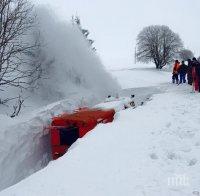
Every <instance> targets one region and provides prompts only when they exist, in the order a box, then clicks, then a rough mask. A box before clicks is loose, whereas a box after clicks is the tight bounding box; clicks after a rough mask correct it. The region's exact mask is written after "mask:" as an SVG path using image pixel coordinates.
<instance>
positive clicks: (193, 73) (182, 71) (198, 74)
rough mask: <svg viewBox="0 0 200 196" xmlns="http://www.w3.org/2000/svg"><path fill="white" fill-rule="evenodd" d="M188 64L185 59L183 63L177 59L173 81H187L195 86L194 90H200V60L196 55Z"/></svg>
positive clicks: (179, 82) (177, 82)
mask: <svg viewBox="0 0 200 196" xmlns="http://www.w3.org/2000/svg"><path fill="white" fill-rule="evenodd" d="M187 62H188V63H187V65H186V64H185V61H182V62H181V63H180V62H179V61H178V60H175V63H174V67H173V73H172V82H173V83H176V84H181V83H186V76H187V82H188V84H189V85H192V86H193V89H194V91H198V92H200V62H199V61H198V60H197V59H196V58H195V57H194V58H193V59H192V60H191V59H188V60H187Z"/></svg>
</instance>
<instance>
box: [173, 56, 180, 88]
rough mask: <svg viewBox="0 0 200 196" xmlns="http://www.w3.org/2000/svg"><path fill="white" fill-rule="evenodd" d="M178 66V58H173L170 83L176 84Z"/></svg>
mask: <svg viewBox="0 0 200 196" xmlns="http://www.w3.org/2000/svg"><path fill="white" fill-rule="evenodd" d="M179 67H180V62H179V61H178V60H175V63H174V67H173V72H172V83H175V81H176V84H178V71H179Z"/></svg>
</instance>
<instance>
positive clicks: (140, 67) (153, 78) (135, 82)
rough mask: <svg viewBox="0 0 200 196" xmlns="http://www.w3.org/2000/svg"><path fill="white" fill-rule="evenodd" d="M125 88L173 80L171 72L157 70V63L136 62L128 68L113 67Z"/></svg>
mask: <svg viewBox="0 0 200 196" xmlns="http://www.w3.org/2000/svg"><path fill="white" fill-rule="evenodd" d="M110 72H111V73H112V75H113V76H114V77H115V78H117V80H118V82H119V83H120V85H121V87H122V88H123V89H128V88H139V87H149V86H157V85H159V84H164V83H169V82H170V81H171V72H168V71H167V70H165V71H163V70H156V69H155V65H152V64H150V65H146V64H136V65H133V66H132V67H129V68H127V69H111V70H110Z"/></svg>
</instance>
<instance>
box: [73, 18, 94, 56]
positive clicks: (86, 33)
mask: <svg viewBox="0 0 200 196" xmlns="http://www.w3.org/2000/svg"><path fill="white" fill-rule="evenodd" d="M72 24H73V25H77V27H78V29H79V30H80V32H81V33H82V34H83V36H84V37H85V39H86V40H87V42H88V45H89V46H90V47H91V48H92V50H93V51H94V52H95V51H96V48H95V47H94V46H93V43H94V40H93V39H90V38H89V34H90V32H89V30H87V29H84V28H82V25H81V20H80V17H78V16H72Z"/></svg>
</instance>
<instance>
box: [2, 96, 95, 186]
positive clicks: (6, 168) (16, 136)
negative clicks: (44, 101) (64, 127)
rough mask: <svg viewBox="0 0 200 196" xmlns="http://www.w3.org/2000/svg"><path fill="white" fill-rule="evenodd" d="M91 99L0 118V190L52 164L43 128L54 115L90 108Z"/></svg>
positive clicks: (52, 105) (60, 103)
mask: <svg viewBox="0 0 200 196" xmlns="http://www.w3.org/2000/svg"><path fill="white" fill-rule="evenodd" d="M92 100H93V97H87V99H86V100H76V99H73V100H70V99H65V100H61V101H59V102H55V103H52V104H50V105H47V106H44V107H42V108H40V109H39V110H35V111H33V112H32V113H29V114H28V115H22V116H20V117H18V118H14V119H12V118H10V117H8V116H6V115H0V122H1V123H0V143H1V145H0V154H1V156H0V179H3V180H1V181H0V190H2V189H4V188H6V187H8V186H11V185H13V184H15V183H17V182H19V181H20V180H22V179H24V178H26V177H27V176H29V175H31V174H33V173H35V172H36V171H38V170H40V169H42V168H44V167H45V166H46V165H47V164H48V163H49V161H51V152H50V143H49V141H50V139H49V135H48V134H47V131H44V128H45V126H48V125H49V124H50V122H51V119H52V117H53V116H56V115H59V114H61V113H63V112H68V113H70V112H73V111H74V110H75V109H77V108H78V107H81V106H82V107H84V106H89V105H90V104H89V102H92ZM13 160H14V161H13Z"/></svg>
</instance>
